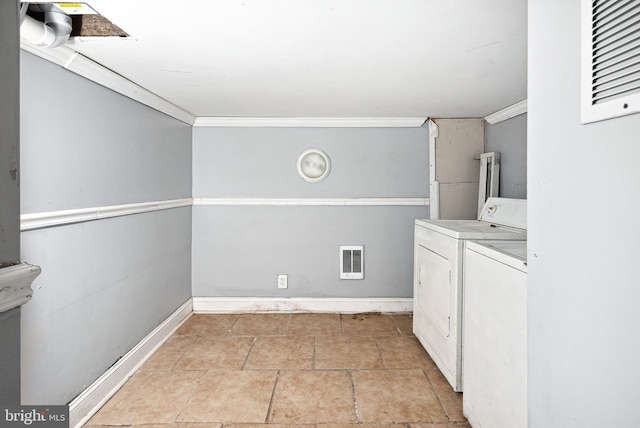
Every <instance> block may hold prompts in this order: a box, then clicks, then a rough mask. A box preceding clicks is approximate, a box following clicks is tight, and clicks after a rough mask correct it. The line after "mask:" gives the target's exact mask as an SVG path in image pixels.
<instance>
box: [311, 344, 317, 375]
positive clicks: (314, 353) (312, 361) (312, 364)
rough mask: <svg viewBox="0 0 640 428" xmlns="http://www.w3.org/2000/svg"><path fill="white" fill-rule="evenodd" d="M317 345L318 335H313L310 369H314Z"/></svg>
mask: <svg viewBox="0 0 640 428" xmlns="http://www.w3.org/2000/svg"><path fill="white" fill-rule="evenodd" d="M317 347H318V336H313V357H311V370H316V349H317Z"/></svg>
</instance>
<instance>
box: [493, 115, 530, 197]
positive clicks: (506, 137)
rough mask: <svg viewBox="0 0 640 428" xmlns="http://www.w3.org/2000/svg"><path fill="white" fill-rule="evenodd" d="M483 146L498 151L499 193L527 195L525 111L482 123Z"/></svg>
mask: <svg viewBox="0 0 640 428" xmlns="http://www.w3.org/2000/svg"><path fill="white" fill-rule="evenodd" d="M484 135H485V150H486V151H487V152H500V156H501V162H500V196H502V197H503V198H516V199H527V114H526V113H525V114H521V115H519V116H516V117H512V118H510V119H507V120H505V121H502V122H499V123H496V124H494V125H490V124H488V123H487V124H485V127H484Z"/></svg>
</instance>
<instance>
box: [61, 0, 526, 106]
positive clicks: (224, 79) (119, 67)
mask: <svg viewBox="0 0 640 428" xmlns="http://www.w3.org/2000/svg"><path fill="white" fill-rule="evenodd" d="M87 3H88V4H89V5H91V6H92V7H93V8H94V9H95V10H97V11H98V12H99V13H101V14H102V15H103V16H105V17H106V18H108V19H109V20H111V21H112V22H113V23H115V24H116V25H118V26H120V27H121V28H122V29H123V30H124V31H126V32H127V33H128V34H130V35H131V38H129V39H117V38H102V39H99V38H87V39H72V40H70V41H69V42H68V43H67V46H68V47H70V48H71V49H74V50H76V51H77V52H80V53H82V54H83V55H85V56H87V57H89V58H91V59H93V60H94V61H96V62H98V63H100V64H102V65H103V66H105V67H107V68H109V69H111V70H113V71H115V72H116V73H119V74H120V75H122V76H124V77H126V78H127V79H129V80H131V81H133V82H135V83H137V84H138V85H140V86H142V87H143V88H145V89H147V90H149V91H151V92H153V93H155V94H156V95H158V96H160V97H162V98H164V99H166V100H168V101H169V102H171V103H173V104H175V105H177V106H178V107H180V108H182V109H184V110H186V111H188V112H190V113H191V114H193V115H194V116H198V117H254V118H255V117H311V118H312V117H334V118H335V117H337V118H341V117H344V118H349V117H372V118H376V117H391V118H393V117H425V118H426V117H484V116H486V115H488V114H491V113H493V112H495V111H497V110H500V109H502V108H504V107H507V106H509V105H511V104H514V103H516V102H518V101H521V100H523V99H525V98H526V97H527V94H526V88H527V82H526V68H527V67H526V66H527V64H526V60H527V1H526V0H482V1H480V0H357V1H356V0H194V1H191V2H183V1H167V0H155V1H151V0H133V1H132V0H87Z"/></svg>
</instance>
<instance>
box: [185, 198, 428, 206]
mask: <svg viewBox="0 0 640 428" xmlns="http://www.w3.org/2000/svg"><path fill="white" fill-rule="evenodd" d="M193 205H205V206H206V205H213V206H215V205H231V206H242V205H245V206H246V205H249V206H268V205H271V206H274V205H278V206H428V205H429V198H193Z"/></svg>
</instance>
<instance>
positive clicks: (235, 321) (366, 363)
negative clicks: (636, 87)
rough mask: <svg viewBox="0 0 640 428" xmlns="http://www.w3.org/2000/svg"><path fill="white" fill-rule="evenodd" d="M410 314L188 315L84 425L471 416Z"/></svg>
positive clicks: (338, 426)
mask: <svg viewBox="0 0 640 428" xmlns="http://www.w3.org/2000/svg"><path fill="white" fill-rule="evenodd" d="M411 323H412V319H411V317H410V316H409V315H380V314H358V315H340V314H240V315H193V316H192V317H191V318H189V319H188V320H187V322H185V323H184V324H183V325H182V326H181V327H180V328H179V329H178V331H176V333H175V334H174V335H173V336H172V337H171V338H169V339H168V340H167V342H165V344H164V345H163V346H162V347H161V348H160V349H159V350H158V351H157V352H156V353H155V354H154V355H153V356H152V357H151V358H150V359H149V360H148V361H147V362H146V363H145V364H144V365H143V366H142V367H141V368H140V369H139V370H138V371H137V372H136V374H135V375H134V376H133V377H132V378H131V379H130V380H129V381H128V382H127V383H126V384H125V385H124V386H123V387H122V389H120V391H118V392H117V393H116V394H115V395H114V396H113V397H112V398H111V400H109V401H108V402H107V403H106V404H105V405H104V407H103V408H102V409H100V410H99V411H98V412H97V413H96V414H95V415H94V417H93V418H92V419H91V420H90V421H89V422H88V423H87V424H86V425H85V426H87V427H97V426H114V425H118V426H138V425H141V427H140V428H209V427H212V428H223V426H224V428H295V426H298V425H304V427H298V428H385V427H384V426H385V425H391V424H393V425H395V426H394V428H428V427H432V428H436V427H442V428H444V427H453V426H456V427H460V426H468V424H467V421H466V419H465V418H464V416H463V415H462V395H461V394H459V393H455V392H453V390H452V389H451V387H450V386H449V384H448V383H447V381H446V380H445V379H444V377H443V376H442V374H441V373H440V371H439V370H438V368H437V367H436V366H435V364H434V363H433V361H432V360H431V358H429V355H428V354H427V353H426V352H425V351H424V349H423V348H422V347H421V346H420V344H419V343H418V341H417V340H416V338H415V337H414V336H413V334H412V325H411ZM265 424H266V425H268V426H267V427H265ZM363 425H366V426H364V427H363ZM398 425H400V427H398ZM387 428H388V427H387Z"/></svg>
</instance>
